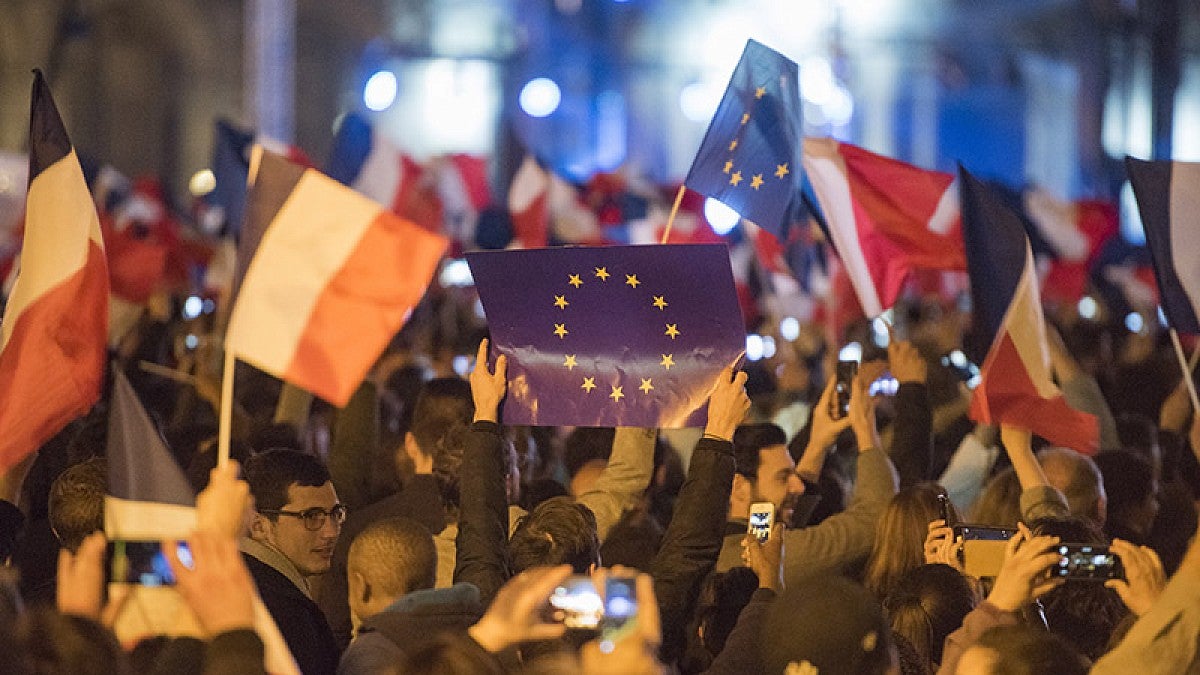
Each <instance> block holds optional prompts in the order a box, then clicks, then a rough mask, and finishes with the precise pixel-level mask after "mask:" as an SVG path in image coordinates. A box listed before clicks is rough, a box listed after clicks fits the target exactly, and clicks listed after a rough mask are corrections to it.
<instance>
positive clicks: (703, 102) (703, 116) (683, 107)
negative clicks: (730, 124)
mask: <svg viewBox="0 0 1200 675" xmlns="http://www.w3.org/2000/svg"><path fill="white" fill-rule="evenodd" d="M722 93H724V92H723V89H722V87H721V86H720V85H716V84H713V83H711V82H693V83H691V84H689V85H687V86H686V87H684V88H683V89H682V90H681V91H680V92H679V110H680V111H682V112H683V116H684V117H686V118H688V119H689V120H691V121H692V122H703V123H705V124H707V123H708V121H709V120H711V119H712V116H713V114H715V113H716V112H717V106H718V105H720V104H721V94H722Z"/></svg>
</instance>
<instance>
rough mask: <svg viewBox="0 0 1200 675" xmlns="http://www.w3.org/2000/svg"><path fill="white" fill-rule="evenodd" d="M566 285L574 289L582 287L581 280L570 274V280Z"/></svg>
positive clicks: (577, 276)
mask: <svg viewBox="0 0 1200 675" xmlns="http://www.w3.org/2000/svg"><path fill="white" fill-rule="evenodd" d="M567 283H568V284H571V285H572V286H574V287H575V288H579V287H580V286H582V285H583V279H580V278H579V275H578V274H572V275H571V278H570V279H568V280H567Z"/></svg>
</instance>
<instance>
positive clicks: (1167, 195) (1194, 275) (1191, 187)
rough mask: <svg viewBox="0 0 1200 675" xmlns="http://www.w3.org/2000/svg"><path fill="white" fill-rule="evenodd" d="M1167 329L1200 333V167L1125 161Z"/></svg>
mask: <svg viewBox="0 0 1200 675" xmlns="http://www.w3.org/2000/svg"><path fill="white" fill-rule="evenodd" d="M1125 166H1126V169H1127V170H1128V171H1129V181H1130V183H1132V184H1133V192H1134V195H1136V196H1137V202H1138V210H1139V211H1140V212H1141V214H1142V227H1143V228H1144V229H1145V230H1146V246H1147V247H1148V248H1149V249H1150V257H1151V259H1152V260H1153V261H1154V275H1155V278H1156V279H1157V280H1158V290H1159V294H1160V296H1161V302H1162V308H1163V313H1164V314H1166V315H1167V321H1168V322H1169V323H1170V324H1171V326H1172V327H1173V328H1174V329H1175V330H1177V331H1179V332H1181V333H1188V334H1191V335H1196V334H1200V320H1197V317H1198V316H1200V164H1198V163H1193V162H1166V161H1155V162H1147V161H1143V160H1140V159H1134V158H1133V157H1126V158H1125Z"/></svg>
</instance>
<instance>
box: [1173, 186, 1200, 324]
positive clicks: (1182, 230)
mask: <svg viewBox="0 0 1200 675" xmlns="http://www.w3.org/2000/svg"><path fill="white" fill-rule="evenodd" d="M1198 187H1200V164H1197V163H1190V162H1173V163H1172V164H1171V194H1170V199H1171V204H1170V207H1169V208H1168V210H1167V213H1168V214H1169V216H1170V224H1169V227H1170V231H1171V265H1173V266H1174V267H1175V275H1176V276H1177V277H1178V278H1179V283H1180V285H1182V286H1183V292H1184V294H1185V295H1187V299H1188V302H1189V303H1190V304H1191V305H1192V312H1194V313H1195V314H1196V316H1197V317H1200V189H1197V188H1198Z"/></svg>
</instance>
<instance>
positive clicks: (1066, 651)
mask: <svg viewBox="0 0 1200 675" xmlns="http://www.w3.org/2000/svg"><path fill="white" fill-rule="evenodd" d="M975 644H976V646H979V647H985V648H987V649H989V650H991V651H992V652H994V653H995V654H996V662H995V666H994V669H993V670H994V672H997V673H1008V674H1010V675H1042V674H1043V673H1055V675H1060V674H1061V675H1076V674H1078V675H1083V673H1086V672H1088V668H1089V664H1088V661H1087V659H1085V658H1084V657H1083V655H1081V654H1080V653H1079V651H1078V650H1076V649H1075V647H1074V645H1072V644H1071V643H1070V642H1068V641H1067V640H1064V639H1063V638H1061V637H1059V636H1057V635H1055V634H1054V633H1047V632H1046V631H1044V630H1035V629H1034V628H1032V627H1031V626H1025V625H1015V626H994V627H992V628H989V629H988V630H987V631H985V632H984V633H983V635H981V636H980V637H979V641H978V642H976V643H975Z"/></svg>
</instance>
